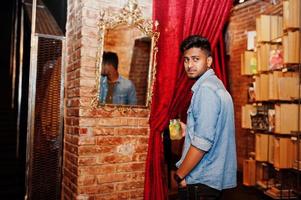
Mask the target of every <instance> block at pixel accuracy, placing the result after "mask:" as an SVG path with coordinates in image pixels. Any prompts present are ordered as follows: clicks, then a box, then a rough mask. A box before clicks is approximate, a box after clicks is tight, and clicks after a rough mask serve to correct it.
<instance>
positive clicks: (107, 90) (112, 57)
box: [92, 0, 159, 107]
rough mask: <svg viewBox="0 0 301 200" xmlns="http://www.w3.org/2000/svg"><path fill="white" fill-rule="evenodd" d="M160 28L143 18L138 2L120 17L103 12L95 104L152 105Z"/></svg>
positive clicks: (119, 14)
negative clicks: (158, 30) (158, 29)
mask: <svg viewBox="0 0 301 200" xmlns="http://www.w3.org/2000/svg"><path fill="white" fill-rule="evenodd" d="M157 26H158V24H157V23H156V22H155V23H154V22H153V21H152V20H145V19H143V18H142V16H141V10H140V8H139V7H138V4H137V2H136V1H135V0H130V1H129V2H128V3H127V5H126V6H125V7H124V8H123V9H122V10H121V12H120V11H119V12H118V14H114V13H113V14H111V15H109V14H107V13H101V16H100V21H99V48H98V53H97V64H96V82H97V83H96V91H97V92H96V97H95V98H94V100H93V102H92V103H93V104H94V105H96V104H97V106H98V107H99V106H103V105H114V106H130V107H132V106H135V107H137V106H138V107H141V106H142V107H147V106H149V104H150V101H151V96H152V84H153V82H154V77H155V64H156V60H155V58H156V53H157V50H158V49H157V46H156V45H157V41H158V38H159V33H158V32H157V31H156V30H157Z"/></svg>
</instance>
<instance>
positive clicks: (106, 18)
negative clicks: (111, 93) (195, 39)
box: [90, 0, 159, 108]
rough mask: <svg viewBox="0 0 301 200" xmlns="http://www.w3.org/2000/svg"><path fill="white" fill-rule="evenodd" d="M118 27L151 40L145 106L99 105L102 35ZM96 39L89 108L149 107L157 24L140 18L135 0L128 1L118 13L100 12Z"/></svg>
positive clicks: (153, 77)
mask: <svg viewBox="0 0 301 200" xmlns="http://www.w3.org/2000/svg"><path fill="white" fill-rule="evenodd" d="M119 25H126V26H129V27H135V28H137V29H138V30H140V31H141V32H142V33H143V34H145V35H146V36H147V37H150V38H151V51H150V54H151V55H150V63H149V73H148V83H147V96H146V103H145V105H118V104H101V103H99V102H100V101H99V91H100V73H101V67H102V66H101V65H102V54H103V50H104V36H105V35H104V34H105V32H106V30H107V29H113V28H115V27H117V26H119ZM98 28H99V32H98V37H99V45H98V49H97V55H96V56H97V57H96V70H95V71H96V85H95V89H93V98H92V100H91V103H90V107H91V108H97V107H102V108H103V107H104V106H106V105H109V106H110V107H113V108H132V107H134V108H135V107H141V108H143V107H144V108H145V107H149V106H150V104H151V98H152V90H153V83H154V81H155V75H156V55H157V52H158V47H157V42H158V39H159V32H158V31H157V28H158V22H157V21H155V22H154V21H152V20H151V19H144V18H143V17H142V12H141V9H140V8H139V6H138V4H137V0H129V1H128V3H127V4H126V5H125V7H124V8H123V9H122V10H121V11H119V12H118V13H106V12H104V11H102V12H101V13H100V19H99V23H98Z"/></svg>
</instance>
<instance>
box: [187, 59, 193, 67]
mask: <svg viewBox="0 0 301 200" xmlns="http://www.w3.org/2000/svg"><path fill="white" fill-rule="evenodd" d="M187 66H188V68H191V67H193V62H192V61H191V60H190V61H188V65H187Z"/></svg>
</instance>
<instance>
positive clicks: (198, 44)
mask: <svg viewBox="0 0 301 200" xmlns="http://www.w3.org/2000/svg"><path fill="white" fill-rule="evenodd" d="M193 47H195V48H200V49H202V50H203V51H204V52H205V53H206V54H207V56H211V47H210V42H209V40H208V39H207V38H205V37H201V36H199V35H191V36H188V37H187V38H186V39H185V40H183V42H182V43H181V46H180V50H181V52H182V53H184V52H185V51H186V50H188V49H191V48H193Z"/></svg>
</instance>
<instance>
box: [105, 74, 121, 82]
mask: <svg viewBox="0 0 301 200" xmlns="http://www.w3.org/2000/svg"><path fill="white" fill-rule="evenodd" d="M101 80H102V82H105V83H106V82H108V77H107V76H103V75H102V76H101ZM121 81H122V76H120V75H119V76H118V79H117V81H116V83H120V82H121Z"/></svg>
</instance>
